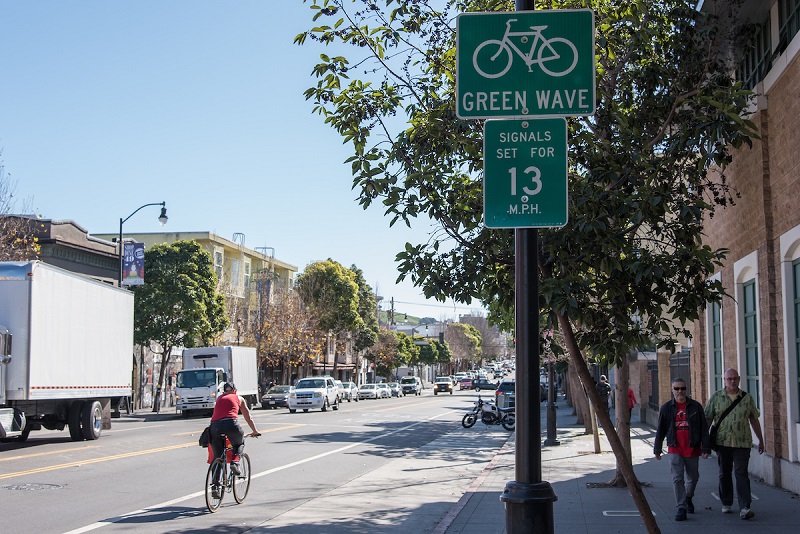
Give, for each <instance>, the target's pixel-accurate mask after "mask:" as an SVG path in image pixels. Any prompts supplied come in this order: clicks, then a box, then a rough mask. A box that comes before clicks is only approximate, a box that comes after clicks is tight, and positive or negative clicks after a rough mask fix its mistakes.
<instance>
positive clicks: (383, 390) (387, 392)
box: [375, 382, 392, 399]
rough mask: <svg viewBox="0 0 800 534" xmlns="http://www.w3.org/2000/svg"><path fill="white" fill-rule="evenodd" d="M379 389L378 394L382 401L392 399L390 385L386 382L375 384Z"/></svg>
mask: <svg viewBox="0 0 800 534" xmlns="http://www.w3.org/2000/svg"><path fill="white" fill-rule="evenodd" d="M375 385H376V386H377V387H378V393H379V394H380V397H379V398H381V399H391V398H392V390H391V388H389V384H387V383H386V382H379V383H377V384H375Z"/></svg>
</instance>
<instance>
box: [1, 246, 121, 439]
mask: <svg viewBox="0 0 800 534" xmlns="http://www.w3.org/2000/svg"><path fill="white" fill-rule="evenodd" d="M132 367H133V294H132V293H130V292H129V291H126V290H123V289H118V288H116V287H113V286H111V285H108V284H104V283H102V282H98V281H96V280H93V279H91V278H88V277H85V276H81V275H79V274H75V273H72V272H69V271H65V270H63V269H60V268H58V267H54V266H52V265H48V264H47V263H43V262H41V261H30V262H0V439H6V440H7V439H17V440H20V441H24V440H26V439H27V438H28V434H29V433H30V432H31V430H40V429H41V428H46V429H49V430H63V429H64V427H68V428H69V434H70V437H71V438H72V439H73V441H79V440H83V439H87V440H93V439H97V438H98V437H100V433H101V431H102V430H103V429H108V428H111V411H112V410H114V411H115V412H116V413H117V414H118V413H119V411H118V410H119V406H120V403H121V402H129V399H130V396H131V371H132Z"/></svg>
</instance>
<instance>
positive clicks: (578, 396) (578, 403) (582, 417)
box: [569, 362, 592, 434]
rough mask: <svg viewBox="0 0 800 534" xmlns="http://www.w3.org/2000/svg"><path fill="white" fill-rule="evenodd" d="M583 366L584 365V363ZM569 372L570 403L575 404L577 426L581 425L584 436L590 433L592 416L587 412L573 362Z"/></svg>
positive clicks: (583, 394)
mask: <svg viewBox="0 0 800 534" xmlns="http://www.w3.org/2000/svg"><path fill="white" fill-rule="evenodd" d="M584 365H585V363H584ZM570 367H571V372H570V373H569V377H570V380H571V381H572V402H574V403H575V409H576V411H577V412H578V420H577V421H576V423H577V424H579V425H580V424H582V425H583V431H584V433H586V434H591V433H592V415H591V413H590V412H589V402H588V401H587V400H586V393H585V392H584V390H583V385H582V384H581V380H580V377H579V376H578V370H577V368H576V366H575V363H574V362H570Z"/></svg>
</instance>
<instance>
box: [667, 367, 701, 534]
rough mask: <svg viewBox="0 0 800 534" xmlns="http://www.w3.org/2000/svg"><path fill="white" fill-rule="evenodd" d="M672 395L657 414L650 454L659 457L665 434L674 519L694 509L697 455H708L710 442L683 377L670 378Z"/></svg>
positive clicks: (697, 404)
mask: <svg viewBox="0 0 800 534" xmlns="http://www.w3.org/2000/svg"><path fill="white" fill-rule="evenodd" d="M672 396H673V398H672V400H670V401H668V402H666V403H664V405H663V406H661V411H660V412H659V414H658V426H657V427H656V438H655V441H654V444H653V454H654V455H655V457H656V459H657V460H660V459H661V453H662V449H661V445H662V444H663V443H664V438H666V439H667V452H669V464H670V469H671V471H672V483H673V486H674V490H675V501H676V502H677V507H678V512H677V514H676V515H675V521H685V520H686V512H689V513H690V514H693V513H694V503H693V502H692V498H693V497H694V490H695V487H696V486H697V480H698V478H699V476H700V472H699V464H700V461H699V460H700V456H702V457H703V458H708V457H709V456H710V455H711V443H710V442H709V439H708V421H706V417H705V413H703V405H702V404H700V403H699V402H697V401H696V400H694V399H690V398H689V397H688V396H687V395H686V381H685V380H684V379H683V378H675V379H674V380H673V381H672ZM684 474H685V477H684Z"/></svg>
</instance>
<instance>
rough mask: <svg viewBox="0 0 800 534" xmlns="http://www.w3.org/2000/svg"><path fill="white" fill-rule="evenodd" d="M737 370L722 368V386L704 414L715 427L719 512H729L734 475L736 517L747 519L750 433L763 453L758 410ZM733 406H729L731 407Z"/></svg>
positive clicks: (748, 516)
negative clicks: (744, 388)
mask: <svg viewBox="0 0 800 534" xmlns="http://www.w3.org/2000/svg"><path fill="white" fill-rule="evenodd" d="M739 381H740V377H739V372H738V371H737V370H736V369H733V368H731V369H728V370H727V371H725V387H724V388H723V389H721V390H719V391H717V392H716V393H714V394H713V395H712V396H711V398H710V399H708V404H706V409H705V415H706V418H707V421H708V423H709V424H712V422H713V424H714V426H715V427H716V428H717V431H716V439H715V442H716V445H717V447H718V448H717V462H718V463H719V499H720V501H722V513H723V514H729V513H731V506H732V505H733V480H732V477H731V471H732V472H733V474H734V476H735V478H736V495H737V499H738V501H739V517H740V518H742V519H750V518H751V517H753V516H754V515H755V514H754V513H753V511H752V510H750V505H751V503H752V496H751V494H750V477H749V475H748V472H747V469H748V466H749V464H750V449H752V447H753V436H752V434H751V433H750V428H751V427H752V428H753V432H754V433H755V435H756V438H758V454H763V453H764V438H763V436H762V434H761V423H760V422H759V420H758V418H759V415H760V414H759V412H758V408H756V403H755V401H754V400H753V396H752V395H748V394H747V392H746V391H743V390H741V389H740V388H739ZM731 407H732V409H729V408H731Z"/></svg>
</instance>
